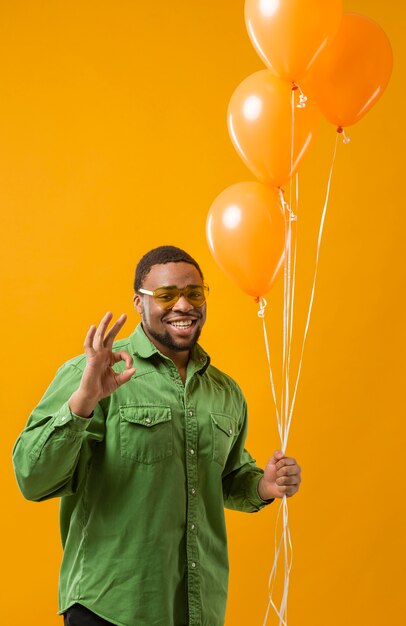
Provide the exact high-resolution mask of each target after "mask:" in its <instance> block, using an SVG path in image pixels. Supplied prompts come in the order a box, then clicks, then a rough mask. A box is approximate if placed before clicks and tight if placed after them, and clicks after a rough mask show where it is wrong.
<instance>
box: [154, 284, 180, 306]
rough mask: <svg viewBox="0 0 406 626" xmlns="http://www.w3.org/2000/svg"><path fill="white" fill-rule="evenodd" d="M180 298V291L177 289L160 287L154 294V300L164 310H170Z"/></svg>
mask: <svg viewBox="0 0 406 626" xmlns="http://www.w3.org/2000/svg"><path fill="white" fill-rule="evenodd" d="M178 298H179V289H176V287H173V288H172V287H160V288H159V289H156V290H155V292H154V300H155V302H157V303H158V304H159V306H161V307H162V308H163V309H170V308H171V307H173V305H174V304H175V302H176V300H178Z"/></svg>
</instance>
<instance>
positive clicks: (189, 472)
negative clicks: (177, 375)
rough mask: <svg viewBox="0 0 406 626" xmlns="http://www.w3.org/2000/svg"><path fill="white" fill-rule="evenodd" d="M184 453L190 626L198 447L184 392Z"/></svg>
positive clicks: (194, 598) (196, 588)
mask: <svg viewBox="0 0 406 626" xmlns="http://www.w3.org/2000/svg"><path fill="white" fill-rule="evenodd" d="M185 433H186V437H185V454H186V478H187V486H188V494H189V497H188V504H187V520H186V528H187V530H186V552H187V556H186V558H187V563H188V601H189V602H188V603H189V624H190V626H192V625H196V626H197V624H200V619H201V615H200V613H201V610H200V583H199V574H198V564H199V558H198V547H197V534H196V519H197V504H198V473H197V460H198V447H197V445H198V444H197V419H196V412H195V410H194V409H193V407H191V406H190V405H189V404H188V395H187V394H186V393H185Z"/></svg>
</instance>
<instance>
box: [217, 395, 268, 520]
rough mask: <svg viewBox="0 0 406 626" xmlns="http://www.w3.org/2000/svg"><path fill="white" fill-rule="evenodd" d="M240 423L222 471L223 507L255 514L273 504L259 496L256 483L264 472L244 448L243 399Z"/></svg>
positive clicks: (246, 425) (245, 422)
mask: <svg viewBox="0 0 406 626" xmlns="http://www.w3.org/2000/svg"><path fill="white" fill-rule="evenodd" d="M241 423H242V427H241V430H240V432H239V435H238V437H237V439H236V441H235V442H234V445H233V447H232V449H231V451H230V454H229V456H228V459H227V463H226V466H225V468H224V471H223V478H222V480H223V494H224V506H225V507H226V508H228V509H234V510H237V511H244V512H246V513H255V512H256V511H260V510H261V509H263V508H264V507H265V506H267V504H270V503H271V502H273V499H271V500H263V499H262V498H261V497H260V496H259V494H258V483H259V481H260V480H261V478H262V476H263V474H264V471H263V469H261V468H260V467H257V465H256V463H255V459H253V458H252V456H251V455H250V453H249V452H248V450H246V449H245V447H244V446H245V440H246V438H247V430H248V417H247V405H246V402H245V400H244V399H243V415H242V420H241Z"/></svg>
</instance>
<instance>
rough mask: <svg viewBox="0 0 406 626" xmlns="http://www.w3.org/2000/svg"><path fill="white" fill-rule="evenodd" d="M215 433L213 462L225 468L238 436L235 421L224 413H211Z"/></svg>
mask: <svg viewBox="0 0 406 626" xmlns="http://www.w3.org/2000/svg"><path fill="white" fill-rule="evenodd" d="M210 416H211V426H212V433H213V461H216V462H217V463H219V464H220V465H221V466H223V467H224V465H225V464H226V461H227V458H228V455H229V452H230V450H231V446H232V445H233V443H234V436H235V435H236V434H237V428H236V424H235V421H234V419H233V418H232V417H230V416H229V415H225V414H224V413H210Z"/></svg>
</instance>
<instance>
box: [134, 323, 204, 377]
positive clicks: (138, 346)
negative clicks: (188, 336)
mask: <svg viewBox="0 0 406 626" xmlns="http://www.w3.org/2000/svg"><path fill="white" fill-rule="evenodd" d="M130 346H131V351H132V354H134V355H135V356H137V357H139V358H141V359H150V358H151V357H152V356H153V355H154V354H159V355H160V356H161V357H162V358H164V359H167V358H168V357H166V356H165V355H164V354H162V352H160V351H159V350H158V348H157V347H156V346H155V345H154V344H153V343H152V341H151V340H150V339H149V338H148V337H147V335H146V334H145V332H144V329H143V328H142V324H141V323H140V324H138V326H137V327H136V329H135V330H134V332H133V333H132V335H130ZM191 365H192V367H193V369H194V370H195V371H197V372H199V374H200V375H201V376H202V375H203V374H204V373H205V371H206V370H207V368H208V367H209V365H210V356H209V355H208V354H207V352H206V351H205V350H203V348H202V347H201V346H200V345H199V344H196V345H195V346H194V347H193V348H192V351H191V355H190V359H189V364H188V369H189V367H190V366H191Z"/></svg>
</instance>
